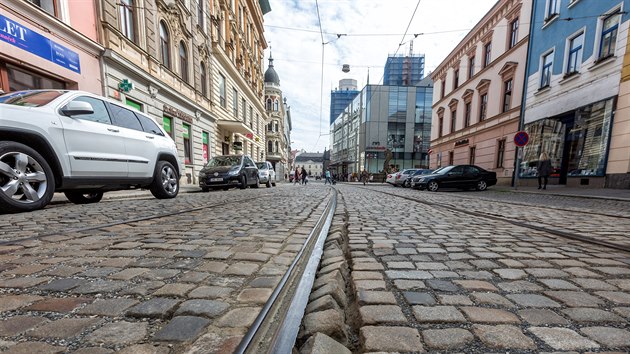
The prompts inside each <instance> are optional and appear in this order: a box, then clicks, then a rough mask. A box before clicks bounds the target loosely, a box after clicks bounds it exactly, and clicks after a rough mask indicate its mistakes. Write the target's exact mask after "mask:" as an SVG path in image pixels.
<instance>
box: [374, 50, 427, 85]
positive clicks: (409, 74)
mask: <svg viewBox="0 0 630 354" xmlns="http://www.w3.org/2000/svg"><path fill="white" fill-rule="evenodd" d="M422 79H424V54H416V55H397V56H389V57H388V58H387V61H386V62H385V72H384V75H383V85H385V86H413V85H416V84H417V83H418V82H420V81H422Z"/></svg>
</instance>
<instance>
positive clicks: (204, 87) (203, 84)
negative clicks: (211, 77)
mask: <svg viewBox="0 0 630 354" xmlns="http://www.w3.org/2000/svg"><path fill="white" fill-rule="evenodd" d="M200 75H201V78H200V80H201V94H202V95H203V97H208V83H207V81H208V78H207V77H206V64H204V63H203V62H201V68H200Z"/></svg>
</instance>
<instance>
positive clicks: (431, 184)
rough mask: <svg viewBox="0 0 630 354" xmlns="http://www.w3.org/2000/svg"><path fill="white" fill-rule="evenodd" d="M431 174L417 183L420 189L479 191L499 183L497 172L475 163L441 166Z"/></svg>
mask: <svg viewBox="0 0 630 354" xmlns="http://www.w3.org/2000/svg"><path fill="white" fill-rule="evenodd" d="M436 171H437V172H434V173H432V174H430V175H426V176H422V177H420V179H419V180H418V182H417V183H416V186H417V187H418V188H419V189H421V190H422V189H427V190H429V191H431V192H435V191H437V190H438V189H440V188H460V189H464V190H467V189H472V188H475V189H477V190H479V191H483V190H486V189H487V188H488V187H489V186H494V185H495V184H497V173H496V172H490V171H486V170H484V169H483V168H481V167H478V166H474V165H454V166H446V167H443V168H441V169H440V170H439V171H438V170H436Z"/></svg>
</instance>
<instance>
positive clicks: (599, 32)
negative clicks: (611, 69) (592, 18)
mask: <svg viewBox="0 0 630 354" xmlns="http://www.w3.org/2000/svg"><path fill="white" fill-rule="evenodd" d="M616 12H619V23H617V41H616V42H615V51H616V50H617V42H618V41H619V30H620V26H621V20H622V18H623V2H620V3H619V4H617V5H616V6H615V7H613V8H611V9H610V10H608V11H606V12H605V13H603V14H602V15H601V16H599V18H598V19H597V32H596V33H597V35H596V36H595V42H594V48H593V53H594V54H595V61H598V60H602V59H604V58H605V57H602V56H601V53H600V50H601V44H602V34H603V33H602V32H603V30H604V20H606V18H607V17H608V16H610V15H613V14H614V13H616ZM615 51H613V53H612V56H616V55H615ZM607 57H608V56H606V58H607Z"/></svg>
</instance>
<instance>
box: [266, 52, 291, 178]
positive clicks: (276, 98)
mask: <svg viewBox="0 0 630 354" xmlns="http://www.w3.org/2000/svg"><path fill="white" fill-rule="evenodd" d="M265 109H266V113H267V120H266V122H265V123H266V124H265V127H266V128H265V141H266V144H267V146H266V148H267V150H266V154H267V160H268V161H269V162H271V164H272V165H273V168H274V170H275V171H276V179H277V180H278V181H283V180H285V179H287V178H288V174H289V171H290V168H289V163H290V161H289V160H290V152H291V114H290V113H291V111H290V108H289V106H288V105H287V103H286V98H284V99H283V97H282V89H281V88H280V77H279V76H278V73H277V72H276V69H275V68H274V66H273V58H272V57H271V55H270V56H269V67H268V68H267V71H265Z"/></svg>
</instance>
